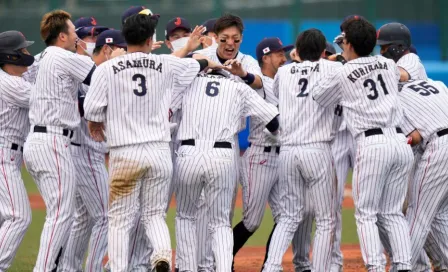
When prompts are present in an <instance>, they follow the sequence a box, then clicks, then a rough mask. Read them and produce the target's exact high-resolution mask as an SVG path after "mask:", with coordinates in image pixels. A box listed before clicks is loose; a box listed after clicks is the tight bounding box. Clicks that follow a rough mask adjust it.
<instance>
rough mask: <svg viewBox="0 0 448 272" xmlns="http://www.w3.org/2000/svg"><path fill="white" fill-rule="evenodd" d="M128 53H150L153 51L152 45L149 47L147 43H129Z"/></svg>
mask: <svg viewBox="0 0 448 272" xmlns="http://www.w3.org/2000/svg"><path fill="white" fill-rule="evenodd" d="M127 52H128V54H129V53H138V52H140V53H145V54H149V53H151V47H148V46H146V45H129V44H128V50H127Z"/></svg>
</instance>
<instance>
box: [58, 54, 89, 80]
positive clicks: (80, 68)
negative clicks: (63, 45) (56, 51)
mask: <svg viewBox="0 0 448 272" xmlns="http://www.w3.org/2000/svg"><path fill="white" fill-rule="evenodd" d="M63 61H64V62H63V63H61V64H60V66H61V69H63V70H64V71H65V72H66V73H67V74H69V75H71V76H72V77H74V78H75V79H76V80H77V81H78V82H83V81H84V80H85V79H86V78H87V76H88V75H89V73H90V71H91V70H92V69H93V67H95V63H94V62H93V61H92V59H91V58H90V57H87V56H82V55H79V54H70V55H67V56H66V57H65V58H64V60H63Z"/></svg>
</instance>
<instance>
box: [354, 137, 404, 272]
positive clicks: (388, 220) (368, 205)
mask: <svg viewBox="0 0 448 272" xmlns="http://www.w3.org/2000/svg"><path fill="white" fill-rule="evenodd" d="M382 130H383V133H384V134H380V135H373V136H369V137H365V136H364V134H361V135H360V136H358V137H357V139H356V142H357V155H356V160H355V167H354V172H353V199H354V202H355V208H356V212H355V218H356V226H357V231H358V236H359V241H360V246H361V252H362V255H363V259H364V263H365V264H366V267H367V269H368V271H384V270H385V265H386V261H385V257H384V254H383V247H382V244H381V242H380V237H379V229H378V228H379V227H378V226H377V225H380V226H381V227H383V228H384V229H385V231H386V233H387V236H388V238H389V240H390V241H391V248H392V253H393V256H394V260H393V262H394V263H393V265H394V266H395V267H396V269H397V270H407V269H410V268H411V263H410V261H411V252H410V237H409V228H408V224H407V222H406V220H405V218H404V215H403V212H402V206H403V202H404V199H405V197H406V190H407V185H408V175H409V174H410V171H411V168H412V163H413V154H412V150H411V148H410V146H409V145H408V144H407V140H406V137H405V136H404V135H403V134H401V133H397V132H396V129H395V128H388V129H382Z"/></svg>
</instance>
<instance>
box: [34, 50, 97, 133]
mask: <svg viewBox="0 0 448 272" xmlns="http://www.w3.org/2000/svg"><path fill="white" fill-rule="evenodd" d="M94 65H95V64H94V63H93V61H92V60H91V59H90V58H89V57H86V56H81V55H78V54H75V53H72V52H70V51H68V50H65V49H62V48H60V47H56V46H49V47H47V48H46V49H45V50H44V51H43V52H42V55H41V60H40V61H39V68H38V72H37V76H36V84H35V85H34V86H33V88H32V89H31V98H30V123H31V125H41V126H58V127H63V128H66V129H71V130H74V129H75V128H77V127H78V126H79V122H80V116H79V112H78V84H79V83H81V82H83V81H84V80H85V79H86V77H87V76H88V74H89V73H90V71H91V70H92V68H93V67H94Z"/></svg>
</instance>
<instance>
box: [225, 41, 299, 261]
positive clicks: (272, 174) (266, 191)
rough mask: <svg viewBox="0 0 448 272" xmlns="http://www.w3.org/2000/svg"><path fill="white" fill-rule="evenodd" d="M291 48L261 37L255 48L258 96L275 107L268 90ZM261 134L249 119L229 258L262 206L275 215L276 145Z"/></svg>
mask: <svg viewBox="0 0 448 272" xmlns="http://www.w3.org/2000/svg"><path fill="white" fill-rule="evenodd" d="M293 47H294V46H293V45H287V46H283V44H282V42H281V40H280V39H278V38H265V39H263V40H262V41H261V42H260V43H259V44H258V45H257V48H256V54H257V59H258V63H260V66H261V71H262V73H263V76H262V81H263V88H262V89H259V90H257V92H258V94H259V95H260V96H261V97H262V98H263V99H264V100H265V101H266V102H268V103H270V104H273V105H275V106H277V105H278V100H277V98H276V97H275V96H274V93H273V91H272V84H273V81H274V77H275V75H276V73H277V71H278V69H279V68H280V67H281V66H282V65H283V64H285V62H286V56H285V53H286V52H288V51H290V50H291V49H292V48H293ZM271 138H272V137H270V135H267V134H266V133H265V132H264V125H263V123H262V122H261V121H260V120H259V119H258V118H256V117H254V118H251V121H250V134H249V142H250V147H249V148H248V149H247V150H246V152H245V153H244V156H243V159H242V167H241V174H240V177H241V184H242V188H243V220H242V221H241V222H240V223H238V224H237V225H236V226H235V227H234V229H233V256H235V255H236V254H237V253H238V251H239V250H240V248H241V247H243V245H244V244H245V243H246V241H247V240H248V239H249V238H250V237H251V236H252V234H254V233H255V231H256V230H257V229H258V227H259V226H260V224H261V221H262V219H263V215H264V212H265V207H266V203H267V202H268V201H269V206H270V207H271V210H272V214H273V218H274V219H275V218H276V217H277V215H278V213H279V207H278V205H280V204H279V199H278V197H279V188H278V186H277V184H278V171H277V168H278V155H279V153H280V146H279V144H278V142H276V141H273V140H272V139H271Z"/></svg>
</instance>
